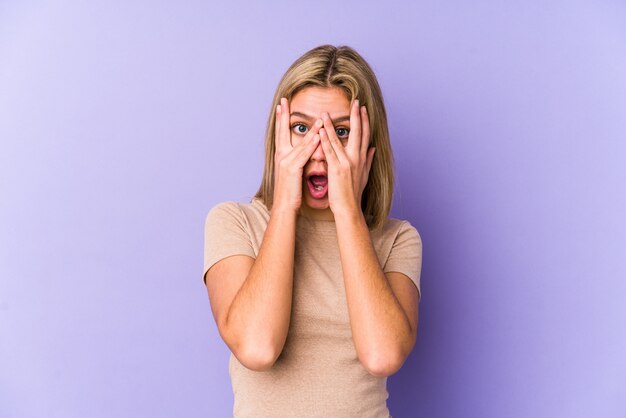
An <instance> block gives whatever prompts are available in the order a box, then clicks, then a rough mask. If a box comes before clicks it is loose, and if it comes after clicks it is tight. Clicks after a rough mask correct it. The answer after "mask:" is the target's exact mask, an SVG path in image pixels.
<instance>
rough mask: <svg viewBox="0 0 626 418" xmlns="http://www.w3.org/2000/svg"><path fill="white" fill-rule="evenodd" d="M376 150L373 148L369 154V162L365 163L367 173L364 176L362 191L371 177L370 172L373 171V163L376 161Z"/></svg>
mask: <svg viewBox="0 0 626 418" xmlns="http://www.w3.org/2000/svg"><path fill="white" fill-rule="evenodd" d="M375 152H376V148H374V147H372V148H370V149H369V150H368V152H367V160H366V163H365V171H364V172H363V174H362V182H361V190H363V189H365V186H367V182H368V181H369V177H370V170H371V169H372V162H373V161H374V153H375Z"/></svg>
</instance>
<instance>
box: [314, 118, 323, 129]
mask: <svg viewBox="0 0 626 418" xmlns="http://www.w3.org/2000/svg"><path fill="white" fill-rule="evenodd" d="M323 124H324V122H322V120H321V119H318V120H317V121H315V126H317V127H318V128H319V127H320V126H322V125H323Z"/></svg>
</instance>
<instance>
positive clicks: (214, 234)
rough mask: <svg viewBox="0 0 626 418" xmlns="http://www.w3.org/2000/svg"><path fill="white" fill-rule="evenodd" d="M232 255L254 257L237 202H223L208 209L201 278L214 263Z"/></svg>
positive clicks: (246, 228) (243, 218) (204, 278)
mask: <svg viewBox="0 0 626 418" xmlns="http://www.w3.org/2000/svg"><path fill="white" fill-rule="evenodd" d="M233 255H247V256H250V257H253V258H256V254H255V253H254V249H253V247H252V243H251V240H250V234H249V231H248V227H247V222H246V220H245V217H244V215H243V212H242V211H241V209H240V208H239V204H238V203H236V202H224V203H220V204H218V205H216V206H215V207H213V209H211V210H210V211H209V213H208V215H207V217H206V221H205V224H204V273H203V274H202V277H203V280H206V277H205V275H206V272H207V271H208V270H209V269H210V268H211V267H212V266H213V265H214V264H215V263H217V262H218V261H220V260H222V259H224V258H226V257H230V256H233ZM205 284H206V282H205Z"/></svg>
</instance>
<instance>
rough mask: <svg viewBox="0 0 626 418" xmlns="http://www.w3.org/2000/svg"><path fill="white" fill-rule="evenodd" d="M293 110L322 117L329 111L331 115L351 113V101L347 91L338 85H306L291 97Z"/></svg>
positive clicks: (337, 115)
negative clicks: (323, 113)
mask: <svg viewBox="0 0 626 418" xmlns="http://www.w3.org/2000/svg"><path fill="white" fill-rule="evenodd" d="M290 108H291V111H292V112H300V113H304V114H307V115H311V116H314V117H321V115H322V112H328V113H329V114H330V117H331V118H333V117H339V116H345V115H349V114H350V101H349V100H348V97H347V96H346V93H345V92H344V91H343V90H341V89H340V88H338V87H306V88H304V89H302V90H300V91H299V92H298V93H296V94H295V95H294V96H293V97H292V98H291V104H290Z"/></svg>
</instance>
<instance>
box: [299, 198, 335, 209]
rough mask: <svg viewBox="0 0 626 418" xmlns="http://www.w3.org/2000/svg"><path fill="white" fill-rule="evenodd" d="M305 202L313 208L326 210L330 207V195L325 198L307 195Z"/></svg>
mask: <svg viewBox="0 0 626 418" xmlns="http://www.w3.org/2000/svg"><path fill="white" fill-rule="evenodd" d="M304 203H305V204H306V205H307V206H308V207H309V208H311V209H317V210H325V209H328V208H329V207H330V205H329V204H328V196H326V197H324V198H323V199H314V198H313V197H311V196H305V198H304Z"/></svg>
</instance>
